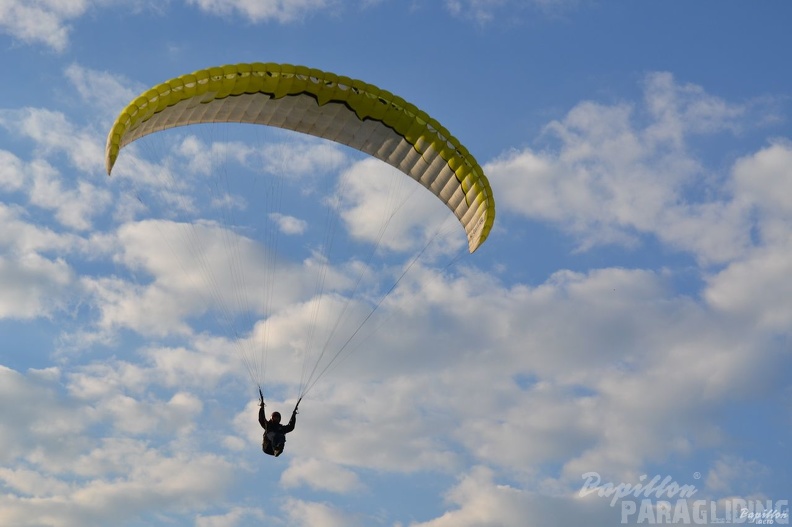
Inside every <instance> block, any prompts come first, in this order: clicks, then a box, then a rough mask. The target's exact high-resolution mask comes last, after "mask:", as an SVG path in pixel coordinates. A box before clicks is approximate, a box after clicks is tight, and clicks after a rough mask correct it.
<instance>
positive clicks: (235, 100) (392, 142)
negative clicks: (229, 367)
mask: <svg viewBox="0 0 792 527" xmlns="http://www.w3.org/2000/svg"><path fill="white" fill-rule="evenodd" d="M204 123H250V124H257V125H268V126H272V127H277V128H283V129H287V130H292V131H296V132H301V133H305V134H308V135H312V136H315V137H319V138H323V139H327V140H331V141H334V142H337V143H340V144H343V145H346V146H349V147H351V148H353V149H356V150H359V151H360V152H363V153H365V154H368V155H370V156H372V157H374V158H377V159H380V160H382V161H384V162H385V163H387V164H389V165H391V166H393V167H395V168H397V169H398V170H400V171H401V172H403V173H404V174H406V175H408V176H410V177H411V178H413V179H414V180H415V181H417V182H418V183H420V184H421V185H422V186H423V187H425V188H426V189H427V190H428V191H429V192H431V193H432V194H433V195H434V196H436V197H437V199H439V200H440V201H441V202H442V203H443V204H445V206H446V207H447V208H448V209H450V210H451V211H452V212H453V214H454V216H455V217H456V218H457V220H458V222H459V223H460V224H461V225H462V227H463V228H464V231H465V234H466V236H467V244H468V250H469V252H470V253H473V252H474V251H476V250H477V249H478V248H479V247H480V246H481V244H482V243H483V242H484V241H485V240H486V239H487V236H488V235H489V233H490V231H491V229H492V226H493V223H494V219H495V201H494V198H493V195H492V189H491V188H490V185H489V182H488V181H487V178H486V176H485V175H484V173H483V170H482V169H481V167H480V166H479V164H478V163H477V162H476V160H475V158H474V157H473V156H472V155H471V154H470V153H469V152H468V150H467V149H466V148H465V147H464V146H463V145H462V144H461V143H460V142H459V141H458V140H457V139H456V138H455V137H454V136H452V135H451V134H450V133H449V132H448V131H447V130H446V129H445V128H444V127H443V126H442V125H440V123H438V122H437V121H436V120H434V119H433V118H431V117H430V116H429V115H427V114H426V113H425V112H423V111H421V110H419V109H418V108H417V107H415V106H414V105H412V104H411V103H408V102H407V101H405V100H404V99H402V98H400V97H398V96H396V95H393V94H392V93H390V92H388V91H385V90H383V89H380V88H378V87H376V86H373V85H371V84H368V83H365V82H363V81H360V80H355V79H351V78H348V77H344V76H340V75H336V74H333V73H328V72H324V71H321V70H317V69H311V68H307V67H304V66H294V65H289V64H272V63H252V64H234V65H225V66H219V67H213V68H208V69H203V70H199V71H195V72H193V73H190V74H186V75H181V76H179V77H176V78H174V79H171V80H169V81H167V82H164V83H161V84H158V85H156V86H154V87H153V88H151V89H149V90H147V91H145V92H144V93H142V94H141V95H140V96H138V97H137V98H135V99H134V100H133V101H132V102H130V103H129V104H128V105H127V106H126V108H124V109H123V110H122V111H121V113H120V114H119V115H118V117H117V118H116V120H115V123H114V124H113V126H112V128H111V130H110V132H109V134H108V136H107V143H106V151H105V165H106V169H107V173H108V174H110V173H111V172H112V170H113V167H114V165H115V163H116V161H117V159H118V157H119V154H120V152H121V150H122V149H123V148H124V147H125V146H126V145H129V144H130V143H132V142H133V141H136V140H138V139H140V138H143V137H144V136H147V135H149V134H153V133H154V132H158V131H162V130H166V129H170V128H175V127H180V126H187V125H197V124H204ZM377 305H378V304H377ZM373 309H376V306H375V307H374V308H373ZM365 320H368V317H366V319H365ZM365 320H364V321H363V322H361V324H363V323H365ZM348 343H349V340H347V341H346V342H345V343H344V344H343V345H342V346H341V349H339V350H337V351H336V352H335V355H333V357H332V360H335V358H336V357H337V356H338V355H339V354H340V353H341V351H342V350H343V348H344V347H345V346H346V345H347V344H348ZM322 354H324V351H322ZM332 360H331V362H332ZM249 369H250V368H249ZM317 371H318V373H316V375H317V376H321V375H322V374H323V373H324V371H326V368H325V369H324V370H321V369H320V370H317V368H316V366H314V369H313V371H312V372H311V375H314V374H315V372H317ZM316 380H317V379H316V377H315V378H313V379H312V380H309V381H306V383H305V384H304V385H303V388H301V391H300V393H299V395H298V398H297V399H298V403H297V404H298V405H299V400H301V399H302V397H303V396H304V395H305V393H306V392H307V390H308V389H309V387H311V386H313V384H314V383H315V382H316ZM256 382H257V383H258V384H259V386H258V387H259V394H260V396H261V401H260V410H259V423H260V424H261V426H262V428H264V430H265V434H264V445H263V449H264V451H265V452H266V453H268V454H271V455H275V456H277V455H280V453H281V452H282V451H283V445H284V443H285V434H286V433H288V432H291V431H292V430H293V429H294V426H295V423H296V413H297V407H296V406H295V409H294V412H293V413H292V418H291V420H290V421H289V423H288V424H287V425H282V424H280V422H279V419H278V418H279V417H280V414H278V413H277V412H275V414H276V416H275V417H274V418H273V419H270V420H267V419H266V415H265V414H264V408H265V405H264V397H263V394H262V393H261V381H258V380H257V381H256Z"/></svg>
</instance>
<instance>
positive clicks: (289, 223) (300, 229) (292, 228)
mask: <svg viewBox="0 0 792 527" xmlns="http://www.w3.org/2000/svg"><path fill="white" fill-rule="evenodd" d="M269 218H270V219H271V220H272V221H274V222H275V223H277V224H278V228H279V229H280V231H281V232H283V233H284V234H302V233H304V232H305V229H306V228H308V222H306V221H305V220H301V219H299V218H295V217H294V216H288V215H286V214H279V213H277V212H273V213H271V214H270V215H269Z"/></svg>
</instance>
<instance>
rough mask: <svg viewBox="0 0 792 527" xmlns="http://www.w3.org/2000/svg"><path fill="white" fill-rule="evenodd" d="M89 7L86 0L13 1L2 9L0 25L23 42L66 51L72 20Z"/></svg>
mask: <svg viewBox="0 0 792 527" xmlns="http://www.w3.org/2000/svg"><path fill="white" fill-rule="evenodd" d="M88 7H89V3H88V2H87V1H86V0H63V1H58V0H11V1H9V2H4V3H3V6H2V8H0V28H2V30H3V31H4V32H6V33H8V34H10V35H11V36H13V37H15V38H17V39H19V40H21V41H23V42H27V43H41V44H45V45H46V46H48V47H50V48H52V49H53V50H55V51H63V50H64V49H66V46H67V45H68V42H69V32H70V27H69V22H70V21H71V20H74V19H75V18H78V17H80V16H82V15H83V14H84V13H85V12H86V11H87V10H88Z"/></svg>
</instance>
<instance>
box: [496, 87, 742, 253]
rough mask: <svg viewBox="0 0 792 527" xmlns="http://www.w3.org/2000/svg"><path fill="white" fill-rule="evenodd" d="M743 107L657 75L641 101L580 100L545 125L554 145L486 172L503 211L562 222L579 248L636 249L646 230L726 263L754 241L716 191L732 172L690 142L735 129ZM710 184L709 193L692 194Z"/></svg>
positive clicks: (726, 197)
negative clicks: (705, 160)
mask: <svg viewBox="0 0 792 527" xmlns="http://www.w3.org/2000/svg"><path fill="white" fill-rule="evenodd" d="M745 111H746V110H745V108H744V107H742V106H739V105H733V104H730V103H728V102H727V101H725V100H723V99H721V98H718V97H716V96H713V95H710V94H708V93H706V92H705V91H704V90H703V89H702V88H701V87H699V86H695V85H690V84H681V83H678V82H676V81H675V80H674V79H673V77H672V76H671V75H669V74H666V73H654V74H650V75H648V76H647V77H646V80H645V99H644V105H643V106H642V107H639V108H636V107H635V106H634V105H631V104H625V103H621V104H615V105H610V106H606V105H603V104H599V103H595V102H583V103H580V104H578V105H577V106H576V107H575V108H573V109H572V110H571V111H570V112H569V113H568V114H567V115H566V117H565V118H564V119H562V120H560V121H554V122H552V123H550V124H549V125H548V126H547V128H546V134H547V135H548V137H552V138H555V139H557V140H558V142H559V145H560V146H559V147H558V149H556V150H553V149H547V150H540V151H535V150H531V149H526V150H523V151H515V152H511V153H508V154H506V155H505V156H503V157H502V158H501V159H499V160H496V161H493V162H491V163H489V164H488V165H487V166H486V170H487V173H488V174H490V176H491V178H492V180H493V185H494V186H495V187H496V188H495V190H496V192H497V194H498V195H499V196H501V197H502V199H501V200H500V201H499V203H501V204H503V207H505V209H506V210H509V211H512V212H514V213H517V214H520V215H524V216H526V217H529V218H535V219H540V220H546V221H551V222H554V223H556V224H558V225H560V226H561V227H562V228H563V229H564V230H566V231H568V232H570V233H572V234H573V235H575V236H576V237H577V238H578V240H579V244H580V248H581V249H587V248H590V247H592V246H596V245H600V244H614V243H615V244H623V245H635V244H637V243H639V239H640V236H642V235H647V234H648V235H652V236H655V237H657V238H658V239H660V240H661V241H662V242H663V243H665V244H668V245H669V246H671V247H673V248H675V249H677V250H682V251H688V252H691V253H692V254H694V255H695V256H696V257H697V258H699V259H701V260H702V261H703V262H706V263H716V262H726V261H729V260H731V259H733V258H736V257H738V256H739V255H741V254H744V252H745V250H746V249H747V248H748V247H749V246H750V244H751V237H750V230H751V225H750V222H749V221H747V216H746V212H747V211H746V209H745V207H744V206H743V205H742V203H741V202H740V201H739V200H737V199H735V196H734V195H731V194H729V193H725V192H723V191H722V190H720V186H721V185H722V184H723V182H724V181H725V180H727V178H728V176H727V175H721V176H720V177H715V178H713V177H712V175H711V174H708V173H707V171H706V170H705V169H704V168H703V167H702V166H701V164H700V162H699V161H698V160H697V159H696V157H695V156H694V155H693V154H692V153H691V152H689V151H688V148H687V141H688V140H689V138H690V137H692V136H696V135H700V134H713V133H717V132H733V131H735V130H738V129H739V128H740V127H741V126H742V124H741V118H742V117H743V115H744V113H745ZM707 185H712V186H711V188H708V189H707V190H708V191H707V192H703V193H701V194H702V195H704V196H709V198H707V199H702V198H694V197H692V196H693V195H694V193H693V192H692V189H693V188H698V187H700V186H707ZM705 233H706V235H705Z"/></svg>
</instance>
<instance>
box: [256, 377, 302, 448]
mask: <svg viewBox="0 0 792 527" xmlns="http://www.w3.org/2000/svg"><path fill="white" fill-rule="evenodd" d="M259 396H260V400H259V414H258V421H259V424H260V425H261V428H263V429H264V436H263V438H262V440H261V450H263V451H264V453H265V454H269V455H270V456H275V457H278V456H280V455H281V454H282V453H283V449H284V447H285V446H286V434H288V433H289V432H292V431H294V427H295V425H296V424H297V409H298V408H299V406H300V401H299V400H298V401H297V404H296V405H294V410H292V414H291V419H289V422H288V423H287V424H285V425H282V424H281V414H280V412H272V414H271V417H270V419H269V421H268V420H267V415H266V411H265V409H266V407H267V405H266V404H264V394H262V393H261V390H259Z"/></svg>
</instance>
